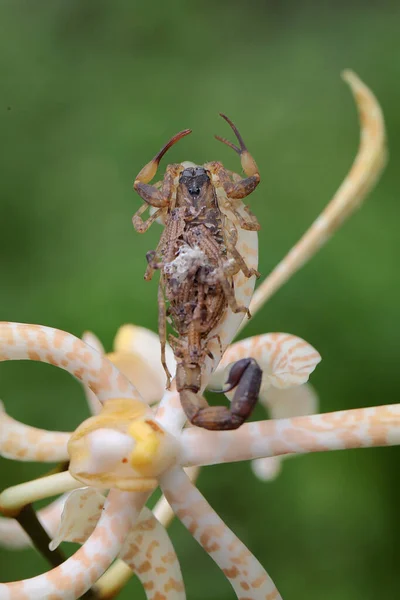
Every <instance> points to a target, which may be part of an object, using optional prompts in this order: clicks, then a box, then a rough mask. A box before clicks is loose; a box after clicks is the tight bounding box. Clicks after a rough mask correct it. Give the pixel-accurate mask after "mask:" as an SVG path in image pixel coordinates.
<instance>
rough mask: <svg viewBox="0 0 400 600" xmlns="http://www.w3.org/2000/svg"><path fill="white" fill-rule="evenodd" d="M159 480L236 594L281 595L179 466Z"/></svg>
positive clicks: (252, 597) (256, 599)
mask: <svg viewBox="0 0 400 600" xmlns="http://www.w3.org/2000/svg"><path fill="white" fill-rule="evenodd" d="M213 433H215V432H213ZM160 484H161V488H162V490H163V492H164V494H165V497H166V498H167V500H168V502H169V503H170V504H171V506H172V508H173V510H174V512H175V514H176V515H177V517H178V518H179V519H180V520H181V521H182V523H183V524H184V525H185V527H186V528H187V529H188V530H189V531H190V533H191V534H192V536H193V537H194V538H195V540H196V541H197V542H199V544H200V545H201V546H202V547H203V548H204V550H205V551H206V552H207V553H208V554H209V555H210V556H211V558H212V559H213V560H214V561H215V562H216V564H217V565H218V566H219V567H220V569H222V571H223V573H224V575H225V576H226V577H227V579H228V581H229V583H230V584H231V586H232V587H233V589H234V590H235V593H236V596H237V598H239V599H241V600H243V599H244V598H246V599H248V600H265V599H266V598H268V599H269V600H278V599H279V598H281V596H280V594H279V592H278V590H277V589H276V587H275V584H274V583H273V581H272V579H271V578H270V577H269V576H268V574H267V573H266V571H265V570H264V568H263V567H262V565H261V564H260V563H259V562H258V560H257V559H256V558H255V557H254V556H253V555H252V554H251V552H250V551H249V550H248V549H247V548H246V546H245V545H244V544H243V543H242V542H241V541H240V540H239V539H238V538H237V537H236V536H235V534H234V533H233V532H232V531H231V530H230V529H229V528H228V527H227V526H226V525H225V523H224V522H223V521H222V519H221V518H220V517H219V516H218V515H217V513H216V512H215V511H214V510H213V509H212V508H211V506H210V505H209V504H208V502H207V501H206V500H205V498H204V497H203V496H202V494H201V493H200V492H199V491H198V489H197V488H196V487H195V486H194V485H193V484H192V482H191V481H190V479H189V477H188V476H187V475H186V474H185V473H184V471H183V469H181V468H179V467H175V468H174V469H171V470H170V471H168V473H166V474H164V475H163V477H162V478H161V481H160ZM210 593H212V591H210Z"/></svg>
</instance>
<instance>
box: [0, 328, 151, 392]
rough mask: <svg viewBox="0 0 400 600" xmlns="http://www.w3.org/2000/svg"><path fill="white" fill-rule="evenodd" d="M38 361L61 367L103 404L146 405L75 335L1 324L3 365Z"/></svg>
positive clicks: (128, 383)
mask: <svg viewBox="0 0 400 600" xmlns="http://www.w3.org/2000/svg"><path fill="white" fill-rule="evenodd" d="M3 360H36V361H41V362H45V363H49V364H52V365H55V366H56V367H60V368H61V369H64V370H65V371H68V372H69V373H71V374H72V375H73V376H74V377H76V378H77V379H79V380H80V381H82V382H83V383H84V384H85V385H87V386H88V387H89V388H90V389H91V390H92V391H93V392H94V393H95V394H96V396H97V397H98V398H99V400H100V401H101V402H104V401H105V400H107V399H109V398H133V399H135V400H138V401H141V402H143V401H142V399H141V398H140V395H139V394H138V392H137V391H136V389H135V387H134V386H133V385H132V384H131V382H130V381H128V380H127V379H126V377H125V376H124V375H123V374H122V373H120V372H119V371H118V369H116V368H115V367H114V365H113V364H112V363H111V362H110V361H109V360H107V359H106V358H104V357H103V356H101V355H100V354H99V353H98V352H96V350H94V349H93V348H92V347H91V346H88V345H87V344H85V343H84V342H83V341H82V340H80V339H78V338H76V337H75V336H74V335H71V334H70V333H67V332H65V331H61V330H60V329H53V328H52V327H44V326H42V325H27V324H24V323H7V322H2V323H0V361H3Z"/></svg>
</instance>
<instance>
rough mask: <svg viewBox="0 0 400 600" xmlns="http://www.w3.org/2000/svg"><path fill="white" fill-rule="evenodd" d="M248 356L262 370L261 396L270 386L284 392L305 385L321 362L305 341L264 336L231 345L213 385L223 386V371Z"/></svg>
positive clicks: (288, 335) (288, 334) (295, 338)
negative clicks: (253, 359)
mask: <svg viewBox="0 0 400 600" xmlns="http://www.w3.org/2000/svg"><path fill="white" fill-rule="evenodd" d="M247 357H252V358H255V359H256V361H257V362H258V364H259V365H260V367H261V369H262V371H263V381H262V387H261V394H263V393H265V390H267V389H268V388H269V387H271V386H274V387H277V388H280V389H284V388H288V387H292V386H298V385H301V384H302V383H305V382H306V381H308V378H309V376H310V374H311V373H312V372H313V371H314V369H315V367H316V366H317V364H318V363H319V362H320V361H321V356H320V354H319V353H318V352H317V351H316V350H315V348H313V347H312V346H311V345H310V344H309V343H308V342H306V341H304V340H303V339H301V338H299V337H297V336H295V335H291V334H290V333H265V334H263V335H256V336H254V337H251V338H247V339H245V340H241V341H240V342H236V344H232V345H231V346H230V347H229V348H228V349H227V351H226V352H225V354H224V356H223V358H222V361H221V362H220V364H219V366H218V369H217V373H216V374H215V379H214V380H212V381H211V384H216V385H220V383H221V375H222V373H223V370H224V369H225V368H226V367H227V366H228V365H230V364H232V363H234V362H236V361H237V360H240V359H241V358H247Z"/></svg>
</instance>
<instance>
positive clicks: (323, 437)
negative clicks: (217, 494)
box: [181, 404, 400, 466]
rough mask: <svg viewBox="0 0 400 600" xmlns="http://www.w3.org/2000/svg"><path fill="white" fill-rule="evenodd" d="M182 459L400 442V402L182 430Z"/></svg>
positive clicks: (205, 461)
mask: <svg viewBox="0 0 400 600" xmlns="http://www.w3.org/2000/svg"><path fill="white" fill-rule="evenodd" d="M181 443H182V448H183V449H184V452H183V455H182V456H181V464H182V465H184V466H193V465H200V466H203V465H213V464H219V463H224V462H235V461H238V460H250V459H253V458H261V457H267V456H279V455H282V454H302V453H305V452H325V451H328V450H344V449H349V448H372V447H375V446H397V445H399V444H400V404H388V405H385V406H375V407H371V408H357V409H352V410H343V411H338V412H333V413H326V414H322V415H310V416H303V417H292V418H291V419H277V420H271V421H257V422H254V423H245V424H244V425H242V426H241V427H240V428H239V429H237V430H236V431H206V430H203V429H199V428H197V427H191V428H189V429H186V430H185V431H183V432H182V434H181Z"/></svg>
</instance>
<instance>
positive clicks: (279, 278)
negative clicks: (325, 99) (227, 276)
mask: <svg viewBox="0 0 400 600" xmlns="http://www.w3.org/2000/svg"><path fill="white" fill-rule="evenodd" d="M343 79H344V80H345V81H346V82H347V83H348V84H349V86H350V88H351V91H352V92H353V95H354V98H355V101H356V104H357V108H358V112H359V119H360V127H361V133H360V145H359V149H358V154H357V156H356V158H355V160H354V163H353V165H352V167H351V169H350V172H349V173H348V175H347V177H346V178H345V180H344V181H343V183H342V185H341V186H340V188H339V189H338V191H337V192H336V194H335V195H334V197H333V198H332V200H331V201H330V203H329V204H328V205H327V207H326V208H325V210H324V211H323V212H322V213H321V215H320V216H319V217H318V218H317V219H316V221H314V223H313V224H312V225H311V227H310V228H309V229H308V231H307V232H306V233H305V234H304V235H303V237H302V238H301V239H300V241H299V242H297V244H296V245H295V246H293V248H292V249H291V250H290V252H289V253H288V254H287V255H286V256H285V258H284V259H283V260H282V261H281V262H280V263H279V264H278V265H277V266H276V267H275V269H274V270H273V271H272V272H271V273H270V274H269V275H268V277H267V278H266V279H265V280H264V281H263V283H262V284H261V285H260V286H259V287H258V288H257V289H256V291H255V293H254V296H253V299H252V301H251V303H250V312H251V313H252V314H253V315H255V314H256V312H257V311H258V310H260V308H261V307H262V306H263V305H264V304H265V303H266V302H267V300H269V298H271V296H272V295H273V294H274V293H275V292H277V291H278V290H279V288H280V287H282V285H283V284H284V283H286V281H288V279H289V278H290V277H291V276H292V275H294V273H296V272H297V271H298V270H299V269H300V268H301V267H302V266H303V265H304V264H305V263H306V262H307V261H308V260H309V259H310V258H311V257H312V256H313V255H314V254H316V253H317V252H318V250H319V249H320V248H321V247H322V246H323V245H324V244H325V242H327V241H328V240H329V238H330V237H331V236H332V235H333V233H335V231H336V230H337V229H338V228H339V227H340V226H341V225H342V223H343V222H344V221H345V220H346V219H348V218H349V217H350V215H351V214H352V213H353V212H354V211H355V209H356V208H358V207H359V206H360V205H361V203H362V202H363V200H364V198H365V197H366V196H367V194H368V193H369V192H370V191H371V190H372V189H373V187H374V185H375V184H376V182H377V180H378V179H379V177H380V175H381V173H382V171H383V168H384V167H385V164H386V157H387V153H386V145H385V141H386V140H385V124H384V120H383V115H382V110H381V108H380V106H379V103H378V101H377V99H376V98H375V96H374V94H373V93H372V92H371V90H370V89H369V88H368V87H367V86H366V85H365V84H364V83H363V82H362V81H361V80H360V79H359V78H358V77H357V75H355V73H353V72H352V71H344V72H343ZM245 325H246V321H243V323H242V325H241V329H242V328H243V327H244V326H245Z"/></svg>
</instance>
